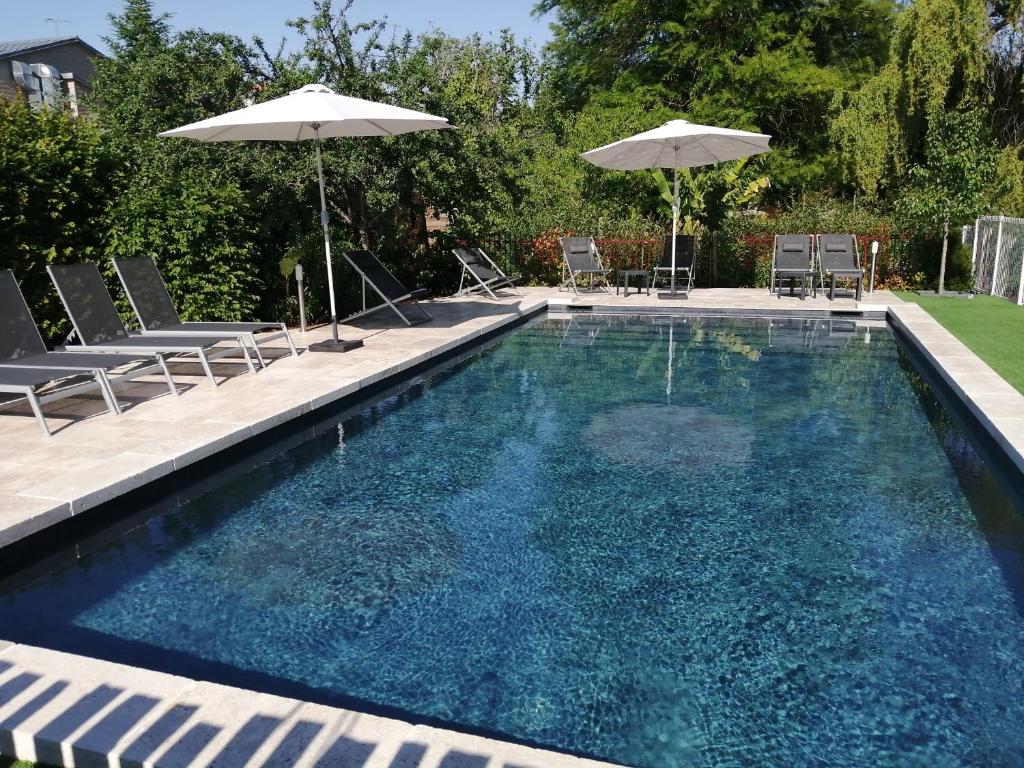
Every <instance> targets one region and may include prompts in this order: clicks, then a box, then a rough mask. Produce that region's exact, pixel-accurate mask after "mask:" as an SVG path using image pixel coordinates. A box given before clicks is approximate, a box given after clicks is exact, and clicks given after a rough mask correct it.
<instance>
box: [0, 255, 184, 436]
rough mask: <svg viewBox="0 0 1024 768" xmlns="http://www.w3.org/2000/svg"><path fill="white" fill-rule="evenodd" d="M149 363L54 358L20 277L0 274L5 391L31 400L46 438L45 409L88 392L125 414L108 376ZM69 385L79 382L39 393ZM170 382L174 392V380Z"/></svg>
mask: <svg viewBox="0 0 1024 768" xmlns="http://www.w3.org/2000/svg"><path fill="white" fill-rule="evenodd" d="M147 357H149V358H151V359H150V363H152V362H153V360H152V356H147V355H141V356H140V355H119V354H104V353H89V352H82V353H74V352H50V351H49V350H47V348H46V343H45V342H44V341H43V337H42V336H41V335H40V333H39V329H38V328H37V327H36V324H35V321H34V320H33V319H32V315H31V313H30V312H29V308H28V303H27V302H26V301H25V297H24V296H23V295H22V293H21V289H20V288H19V287H18V282H17V280H15V278H14V273H13V272H11V270H9V269H5V270H2V271H0V391H3V392H8V393H13V394H18V395H23V396H25V397H26V398H27V399H28V401H29V403H30V405H31V406H32V410H33V413H34V414H35V416H36V419H37V421H38V423H39V427H40V429H41V431H42V432H43V433H44V434H46V435H49V434H50V431H49V428H48V427H47V425H46V421H45V419H44V418H43V415H42V411H41V409H40V405H41V404H42V403H44V402H49V401H50V400H56V399H58V398H60V397H69V396H71V395H73V394H77V393H78V392H83V391H86V390H88V389H95V388H98V389H99V390H100V394H101V395H102V396H103V399H104V400H105V401H106V403H107V406H108V407H109V408H110V410H111V411H113V412H114V413H120V412H121V409H120V406H119V405H118V402H117V398H116V397H115V395H114V393H113V388H112V387H111V384H110V379H109V378H108V377H107V372H108V371H109V370H111V369H113V368H120V367H124V366H130V365H133V364H137V363H140V360H142V361H144V360H146V358H147ZM153 370H154V367H153V366H150V367H148V368H147V369H146V370H141V369H140V368H136V369H134V370H132V371H129V372H127V373H124V374H122V375H121V377H119V378H117V379H115V380H121V378H125V377H126V378H138V376H142V375H147V374H148V373H151V372H153ZM165 372H166V369H165ZM66 379H73V381H70V382H65V381H61V384H65V383H70V384H73V385H74V386H72V387H68V386H59V387H56V388H51V389H48V390H47V391H46V392H45V393H43V394H40V393H39V392H37V389H38V388H39V387H41V386H42V385H45V384H49V383H51V382H55V381H58V380H66ZM167 381H168V385H169V386H170V387H171V390H172V391H174V387H173V382H171V380H170V377H169V376H168V378H167Z"/></svg>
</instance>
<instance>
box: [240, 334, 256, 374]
mask: <svg viewBox="0 0 1024 768" xmlns="http://www.w3.org/2000/svg"><path fill="white" fill-rule="evenodd" d="M238 348H239V349H240V350H242V357H244V358H245V364H246V365H247V366H249V373H256V366H255V365H253V363H252V355H250V354H249V347H247V346H246V345H245V342H244V341H242V337H239V338H238Z"/></svg>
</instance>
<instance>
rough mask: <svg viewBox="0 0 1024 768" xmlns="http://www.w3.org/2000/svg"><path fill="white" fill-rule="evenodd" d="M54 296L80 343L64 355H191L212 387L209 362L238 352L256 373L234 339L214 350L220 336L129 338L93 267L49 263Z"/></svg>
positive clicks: (214, 383) (241, 346) (221, 337)
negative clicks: (64, 310)
mask: <svg viewBox="0 0 1024 768" xmlns="http://www.w3.org/2000/svg"><path fill="white" fill-rule="evenodd" d="M46 271H47V272H49V273H50V279H51V280H53V284H54V285H55V286H56V288H57V294H58V295H59V296H60V300H61V301H62V302H63V304H64V308H65V309H66V310H67V312H68V316H69V317H70V318H71V324H72V326H73V327H74V329H75V336H76V337H77V338H78V340H79V342H80V343H79V344H76V345H75V346H73V347H71V348H70V350H68V351H75V352H111V353H114V354H122V355H174V356H176V357H180V356H193V355H194V356H195V357H196V358H197V359H198V360H199V362H200V364H201V365H202V366H203V371H204V372H205V373H206V376H207V378H208V379H209V380H210V382H211V383H212V384H213V385H214V386H216V385H217V379H216V378H214V375H213V371H212V370H211V368H210V361H211V360H215V359H217V358H220V357H223V356H225V355H229V354H232V353H233V352H235V351H236V350H237V351H239V352H241V353H242V357H243V358H244V359H245V362H246V365H248V367H249V371H250V372H252V373H255V372H256V368H255V367H254V366H253V364H252V358H251V357H249V350H248V349H247V348H246V346H245V344H243V343H242V342H241V341H237V340H235V341H234V343H233V344H230V345H229V346H227V347H221V348H218V349H216V350H214V349H213V348H214V347H215V346H216V345H218V344H220V343H221V342H224V341H225V338H224V337H223V336H217V335H211V336H141V335H132V334H130V333H129V332H128V329H127V328H125V327H124V323H123V322H121V316H120V315H119V314H118V313H117V308H116V307H115V306H114V301H113V299H111V298H110V293H108V292H107V286H106V284H105V283H104V282H103V276H102V275H101V274H100V271H99V269H97V268H96V265H95V264H61V265H57V264H50V265H48V266H47V267H46Z"/></svg>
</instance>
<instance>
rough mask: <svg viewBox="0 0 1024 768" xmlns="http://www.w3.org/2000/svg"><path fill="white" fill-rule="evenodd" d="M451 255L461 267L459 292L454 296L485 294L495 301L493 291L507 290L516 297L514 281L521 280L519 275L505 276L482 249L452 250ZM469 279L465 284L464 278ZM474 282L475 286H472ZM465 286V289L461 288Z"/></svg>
mask: <svg viewBox="0 0 1024 768" xmlns="http://www.w3.org/2000/svg"><path fill="white" fill-rule="evenodd" d="M452 253H453V254H455V258H456V259H458V260H459V263H460V264H461V265H462V277H461V278H460V279H459V290H458V291H456V292H455V295H456V296H470V295H472V294H474V293H486V294H487V295H488V296H490V297H491V298H492V299H495V300H497V298H498V297H497V296H496V295H495V294H494V291H495V290H501V289H502V288H509V289H511V290H512V291H513V292H514V293H516V294H517V295H518V294H519V289H517V288H516V281H517V280H521V279H522V276H521V275H506V274H505V273H504V272H503V271H502V270H501V267H499V266H498V265H497V264H495V263H494V261H493V260H492V259H491V257H490V256H488V255H487V254H486V253H484V251H483V249H482V248H453V249H452ZM467 276H468V277H470V278H471V279H470V281H469V283H468V284H467V281H466V277H467ZM473 281H476V284H475V285H474V284H473ZM463 286H465V287H463Z"/></svg>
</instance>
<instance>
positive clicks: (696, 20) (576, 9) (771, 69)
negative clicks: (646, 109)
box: [537, 0, 897, 194]
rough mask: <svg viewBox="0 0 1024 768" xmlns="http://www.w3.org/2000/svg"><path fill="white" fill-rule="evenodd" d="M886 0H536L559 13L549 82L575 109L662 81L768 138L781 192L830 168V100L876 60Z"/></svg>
mask: <svg viewBox="0 0 1024 768" xmlns="http://www.w3.org/2000/svg"><path fill="white" fill-rule="evenodd" d="M896 7H897V5H896V3H895V2H892V0H839V1H837V2H828V3H823V2H818V1H817V0H794V1H793V2H787V3H777V2H767V1H766V0H712V1H711V2H690V1H688V0H668V1H667V2H657V3H652V2H646V0H619V2H615V3H605V2H598V1H597V0H542V1H541V2H540V3H538V5H537V10H538V11H539V12H549V11H556V12H557V20H556V22H555V24H554V25H553V28H554V40H553V41H552V43H551V44H550V46H549V48H548V56H549V58H550V62H551V68H550V69H551V71H550V78H551V80H550V84H549V87H550V88H551V89H552V90H554V91H556V92H558V93H560V94H561V95H562V101H563V103H564V104H565V105H566V106H568V107H571V108H580V107H582V106H583V105H585V104H586V103H588V102H589V100H590V99H591V98H593V97H594V96H595V95H596V94H600V93H603V92H607V91H609V90H627V89H630V88H633V87H635V86H636V85H640V86H657V87H658V88H660V89H662V92H663V94H664V95H663V99H664V104H665V106H667V107H669V108H672V109H674V110H676V111H680V112H685V113H687V114H688V115H690V116H691V118H692V119H694V120H695V121H698V122H710V123H714V124H717V125H727V126H730V127H736V128H757V129H759V130H762V131H765V132H767V133H770V134H772V135H773V136H774V137H775V142H774V145H775V147H776V151H775V152H773V153H772V156H771V157H769V158H768V159H767V160H766V166H765V167H766V170H767V172H768V174H769V175H770V176H771V177H772V178H773V179H774V180H776V181H777V182H778V185H779V188H778V190H777V192H778V193H779V194H783V193H785V191H786V190H793V189H799V188H803V187H807V186H815V185H820V184H824V183H827V182H828V181H829V179H830V177H831V175H832V170H831V167H830V165H831V163H830V148H829V146H828V141H827V127H828V123H827V107H828V104H829V103H830V101H831V99H832V98H833V95H834V94H835V93H836V91H837V90H850V89H853V88H855V87H856V86H857V85H858V84H859V83H860V82H862V81H863V80H864V79H865V78H867V77H868V76H870V75H871V74H873V73H874V72H875V71H877V69H878V67H879V66H881V64H882V62H883V61H884V58H885V54H886V51H887V47H888V39H889V31H890V25H891V20H892V16H893V13H894V9H895V8H896Z"/></svg>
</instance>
